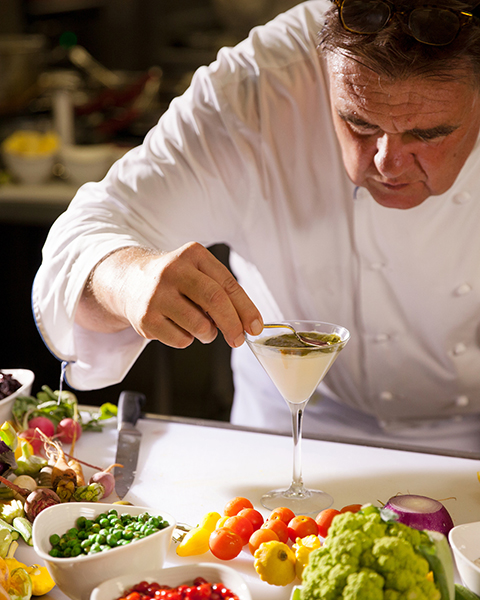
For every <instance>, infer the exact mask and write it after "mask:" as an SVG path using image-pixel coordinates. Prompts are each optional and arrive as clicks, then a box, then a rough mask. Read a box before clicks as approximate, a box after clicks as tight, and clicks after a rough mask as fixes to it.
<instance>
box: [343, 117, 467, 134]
mask: <svg viewBox="0 0 480 600" xmlns="http://www.w3.org/2000/svg"><path fill="white" fill-rule="evenodd" d="M338 116H339V117H340V119H342V121H345V122H346V123H351V124H352V125H358V126H359V127H369V128H371V129H377V125H373V124H372V123H369V122H368V121H365V119H362V118H361V117H359V116H358V115H355V114H351V113H342V112H340V111H339V112H338ZM458 127H459V126H458V125H436V126H435V127H430V128H428V129H420V128H419V127H414V128H413V129H409V130H407V131H405V132H404V133H409V134H411V135H415V136H417V137H421V138H430V139H434V138H437V137H444V136H447V135H450V134H451V133H453V132H454V131H455V130H456V129H458Z"/></svg>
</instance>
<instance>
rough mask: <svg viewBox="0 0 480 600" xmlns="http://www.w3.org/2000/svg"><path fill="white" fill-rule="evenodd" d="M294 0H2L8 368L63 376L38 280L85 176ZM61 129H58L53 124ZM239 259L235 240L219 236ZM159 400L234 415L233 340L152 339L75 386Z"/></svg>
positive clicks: (2, 361)
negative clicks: (121, 369) (49, 240)
mask: <svg viewBox="0 0 480 600" xmlns="http://www.w3.org/2000/svg"><path fill="white" fill-rule="evenodd" d="M296 3H297V2H295V1H294V0H0V143H1V144H2V153H1V163H0V247H1V251H0V259H1V267H0V268H1V271H0V272H1V276H2V280H3V285H2V292H1V294H0V315H1V328H0V368H1V369H7V368H28V369H31V370H33V371H34V372H35V375H36V380H35V383H34V386H33V393H34V394H35V393H36V392H37V391H39V389H40V387H41V386H42V385H44V384H46V385H48V386H50V387H51V388H53V389H58V385H59V378H60V363H59V362H58V361H57V360H56V359H55V358H54V357H53V356H52V355H51V354H50V353H49V351H48V350H47V349H46V347H45V346H44V344H43V342H42V340H41V339H40V336H39V334H38V332H37V330H36V327H35V324H34V321H33V317H32V313H31V307H30V290H31V286H32V281H33V278H34V275H35V273H36V271H37V269H38V267H39V265H40V261H41V249H42V246H43V243H44V241H45V238H46V235H47V233H48V230H49V227H50V225H51V224H52V223H53V221H54V220H55V218H56V217H57V216H58V215H59V214H61V212H63V211H64V210H65V208H66V207H67V205H68V203H69V201H70V200H71V198H72V197H73V195H74V193H75V191H76V189H77V188H78V186H79V185H80V184H81V183H82V182H84V181H86V180H98V179H99V178H101V177H102V176H103V175H104V173H105V172H106V170H107V169H108V166H109V165H110V164H111V162H112V161H113V160H115V158H116V157H118V156H120V155H121V154H122V153H123V152H125V151H126V150H127V149H128V148H130V147H132V146H135V145H138V144H140V143H141V142H142V139H143V137H144V135H145V134H146V132H147V131H148V129H149V128H150V127H151V126H153V125H154V124H155V123H156V121H157V120H158V119H159V117H160V116H161V114H162V113H163V112H164V111H165V110H166V108H167V107H168V104H169V103H170V101H171V100H172V98H173V97H175V96H176V95H178V94H181V93H182V92H183V91H184V90H185V88H186V87H187V86H188V83H189V81H190V79H191V76H192V74H193V72H194V71H195V69H196V68H197V67H199V66H201V65H203V64H208V63H210V62H211V61H213V60H214V59H215V55H216V53H217V51H218V50H219V48H221V47H222V46H225V45H233V44H235V43H236V42H238V41H240V40H241V39H243V38H244V37H245V36H246V35H247V34H248V32H249V30H250V29H251V28H252V27H254V26H255V25H258V24H262V23H264V22H266V21H267V20H269V19H270V18H273V17H274V16H275V15H276V14H278V13H279V12H282V11H283V10H286V9H288V8H290V7H292V6H293V5H294V4H296ZM52 131H53V132H54V135H53V136H52V135H51V132H52ZM211 250H212V252H214V253H215V254H216V255H217V256H218V257H219V258H220V259H221V260H222V261H224V262H225V263H226V264H228V249H227V248H225V247H223V246H219V247H215V248H212V249H211ZM122 389H134V390H138V391H141V392H143V393H144V394H145V395H146V397H147V405H146V407H145V409H146V410H147V411H148V412H152V413H158V414H166V415H177V416H178V415H179V416H185V417H199V418H207V419H217V420H228V418H229V414H230V408H231V402H232V397H233V384H232V378H231V372H230V352H229V348H228V346H227V345H226V344H225V342H224V341H223V338H222V337H221V336H219V337H218V339H217V340H216V341H215V342H214V343H213V344H210V345H208V346H204V345H202V344H200V343H194V344H193V345H192V346H191V347H189V348H188V349H186V350H174V349H171V348H167V347H165V346H163V345H162V344H160V343H157V342H154V343H151V344H149V346H148V347H147V349H146V350H145V352H144V353H143V354H142V356H141V357H140V359H139V360H138V361H137V363H136V364H135V366H134V367H133V369H132V370H131V372H130V373H129V374H128V376H127V377H126V379H125V380H124V382H122V383H121V384H118V385H115V386H112V387H109V388H105V389H103V390H96V391H90V392H76V393H77V396H78V398H79V401H80V402H81V403H82V404H93V405H100V404H102V403H103V402H114V403H116V401H117V399H118V396H119V393H120V391H121V390H122Z"/></svg>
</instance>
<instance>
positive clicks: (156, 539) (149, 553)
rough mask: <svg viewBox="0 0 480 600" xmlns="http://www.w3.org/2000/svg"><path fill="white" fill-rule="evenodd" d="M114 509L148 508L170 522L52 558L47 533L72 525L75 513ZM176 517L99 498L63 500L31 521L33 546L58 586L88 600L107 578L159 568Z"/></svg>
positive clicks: (79, 599)
mask: <svg viewBox="0 0 480 600" xmlns="http://www.w3.org/2000/svg"><path fill="white" fill-rule="evenodd" d="M110 509H116V510H117V511H118V513H119V514H124V513H128V514H130V515H140V514H143V513H146V512H148V513H149V514H150V515H153V516H160V517H162V518H163V519H164V520H166V521H168V523H170V525H169V526H168V527H166V528H165V529H162V530H161V531H159V532H157V533H154V534H152V535H149V536H147V537H145V538H142V539H141V540H139V541H137V542H134V543H132V544H128V545H126V546H120V547H117V548H112V549H110V550H107V551H105V552H99V553H98V554H92V555H83V556H82V555H81V556H77V557H75V558H54V557H52V556H50V555H49V551H50V549H51V545H50V541H49V539H50V536H51V535H52V534H54V533H56V534H58V535H62V534H63V533H65V532H66V531H67V530H68V529H70V528H71V527H74V526H75V522H76V520H77V518H78V517H80V516H83V517H86V518H87V519H95V518H96V517H97V516H98V515H99V514H101V513H103V512H108V511H109V510H110ZM175 526H176V521H175V519H174V518H173V517H172V516H171V515H169V514H167V513H165V512H163V511H161V510H157V509H155V508H147V507H144V506H143V507H142V506H125V505H120V504H103V503H101V502H99V503H95V502H66V503H64V504H56V505H55V506H51V507H50V508H47V509H45V510H43V511H42V512H41V513H40V514H39V515H38V516H37V517H36V519H35V521H34V523H33V534H32V536H33V546H34V548H35V551H36V553H37V554H38V556H39V557H40V558H41V559H43V560H44V561H45V564H46V565H47V567H48V570H49V572H50V574H51V576H52V578H53V580H54V581H55V583H56V584H57V586H58V587H59V589H60V590H61V591H62V592H63V593H64V594H66V595H67V596H68V597H69V598H71V599H72V600H88V598H89V597H90V594H91V593H92V590H93V589H94V588H95V587H96V586H98V585H99V584H100V583H102V582H103V581H105V580H106V579H109V578H112V577H113V578H115V577H121V576H124V575H128V574H134V573H139V572H141V571H144V570H146V569H147V570H157V571H158V570H160V569H161V568H162V566H163V563H164V561H165V556H166V554H167V551H168V548H169V546H170V542H171V539H172V533H173V530H174V529H175Z"/></svg>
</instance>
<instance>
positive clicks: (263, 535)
mask: <svg viewBox="0 0 480 600" xmlns="http://www.w3.org/2000/svg"><path fill="white" fill-rule="evenodd" d="M274 540H276V541H278V535H277V534H276V533H275V532H274V531H273V529H264V528H262V527H260V529H257V531H254V532H253V533H252V535H251V536H250V539H249V540H248V548H249V550H250V552H251V553H252V554H255V551H256V550H258V548H259V547H260V544H263V542H272V541H274Z"/></svg>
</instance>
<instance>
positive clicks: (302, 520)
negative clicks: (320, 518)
mask: <svg viewBox="0 0 480 600" xmlns="http://www.w3.org/2000/svg"><path fill="white" fill-rule="evenodd" d="M307 535H318V525H317V523H316V522H315V519H314V518H312V517H307V516H306V515H297V516H296V517H293V519H292V520H291V521H290V523H289V524H288V537H289V538H290V539H291V540H292V542H294V541H295V540H296V539H297V538H304V537H307Z"/></svg>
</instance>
